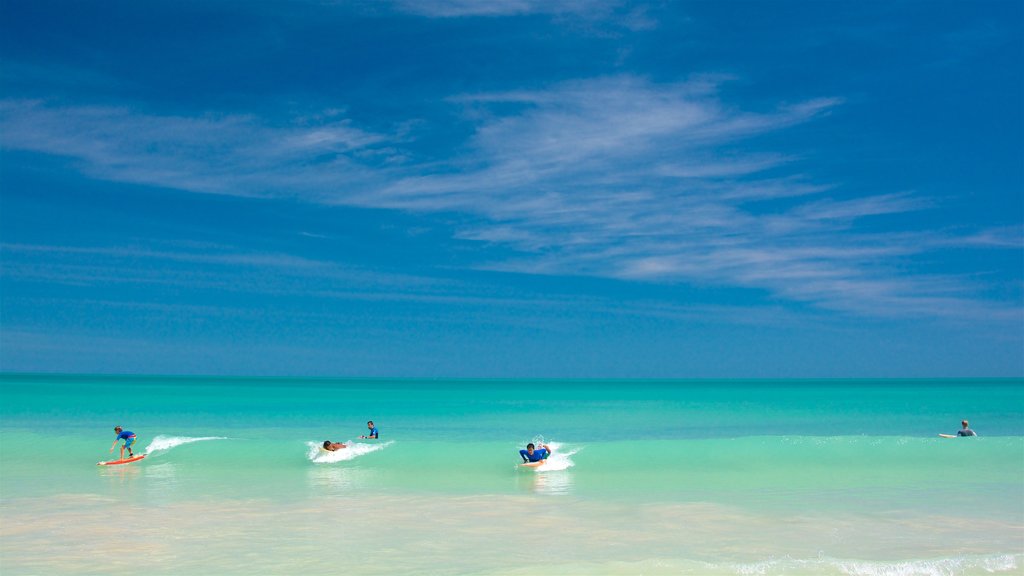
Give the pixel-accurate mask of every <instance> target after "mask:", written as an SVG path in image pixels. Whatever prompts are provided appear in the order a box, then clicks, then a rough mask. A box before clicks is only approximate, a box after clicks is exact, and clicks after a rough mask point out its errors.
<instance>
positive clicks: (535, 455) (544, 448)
mask: <svg viewBox="0 0 1024 576" xmlns="http://www.w3.org/2000/svg"><path fill="white" fill-rule="evenodd" d="M552 452H553V450H552V449H551V447H550V446H548V445H547V444H541V445H540V449H539V450H538V449H536V447H535V446H534V445H533V442H530V443H529V444H527V445H526V450H520V451H519V455H520V456H522V457H523V464H528V463H530V462H540V461H541V460H547V459H548V456H551V453H552Z"/></svg>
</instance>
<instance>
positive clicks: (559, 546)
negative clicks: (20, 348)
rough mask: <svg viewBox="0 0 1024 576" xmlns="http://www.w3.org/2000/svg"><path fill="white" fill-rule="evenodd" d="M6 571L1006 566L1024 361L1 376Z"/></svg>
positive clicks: (1021, 548) (1019, 561) (1, 555)
mask: <svg viewBox="0 0 1024 576" xmlns="http://www.w3.org/2000/svg"><path fill="white" fill-rule="evenodd" d="M964 418H968V419H970V421H971V426H972V428H973V429H974V430H976V431H977V432H978V433H979V435H980V436H979V437H977V438H957V439H941V438H939V437H938V436H937V434H938V433H940V432H943V433H955V432H956V430H957V429H958V428H959V423H960V420H961V419H964ZM371 419H372V420H374V421H375V422H376V424H377V426H378V428H379V429H380V439H379V440H377V441H368V440H360V439H359V436H360V435H361V434H365V433H366V421H367V420H371ZM115 424H120V425H122V426H124V427H125V428H126V429H128V430H131V431H133V432H135V433H136V434H137V435H138V438H139V440H138V444H137V447H138V448H137V450H138V451H140V452H148V453H149V456H148V457H147V458H146V459H145V460H143V461H142V462H138V463H134V464H130V465H125V466H116V467H99V466H96V465H95V464H96V462H97V461H99V460H107V459H110V456H111V455H110V454H109V453H108V448H109V447H110V445H111V443H112V442H113V440H114V433H113V431H112V427H113V426H114V425H115ZM327 439H330V440H333V441H339V442H345V443H346V444H348V445H349V447H348V448H347V449H345V450H342V451H339V452H337V453H324V452H321V451H319V450H318V449H317V447H316V446H317V444H319V443H322V441H323V440H327ZM531 441H535V442H538V441H543V442H546V443H549V444H551V445H552V446H553V447H554V452H555V453H554V456H553V457H552V458H551V460H550V461H549V463H548V464H547V465H546V466H545V467H544V468H541V469H539V470H536V471H535V470H529V469H523V468H521V467H520V466H518V465H517V462H518V461H519V456H518V450H519V449H520V448H522V447H524V445H525V444H526V443H527V442H531ZM116 453H117V451H116V450H115V454H114V455H115V456H116ZM0 572H2V573H3V574H5V575H6V574H141V573H146V574H299V573H303V574H340V573H361V574H641V573H642V574H991V573H1004V574H1021V573H1024V381H1021V380H824V381H814V380H799V381H793V380H757V381H734V380H722V381H628V380H627V381H620V380H598V381H594V380H588V381H565V380H543V381H542V380H527V381H521V380H386V379H371V380H361V379H338V380H334V379H243V378H166V377H128V376H124V377H121V376H119V377H113V376H43V375H11V374H8V375H3V376H0Z"/></svg>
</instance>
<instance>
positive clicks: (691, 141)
mask: <svg viewBox="0 0 1024 576" xmlns="http://www.w3.org/2000/svg"><path fill="white" fill-rule="evenodd" d="M484 4H486V3H484ZM531 5H532V4H531ZM721 81H722V79H721V78H713V77H704V78H695V79H693V80H691V81H689V82H680V83H674V84H656V83H652V82H650V81H648V80H645V79H643V78H638V77H632V76H619V77H605V78H594V79H588V80H578V81H573V82H565V83H561V84H557V85H554V86H550V87H548V88H546V89H534V90H520V91H508V92H500V93H481V94H463V95H457V96H453V97H452V98H451V99H450V102H451V103H452V105H453V107H457V108H458V110H459V111H460V112H461V113H462V114H463V115H464V118H465V119H466V120H467V121H471V122H474V123H475V126H476V129H475V131H474V132H473V135H472V137H471V138H470V139H469V140H468V141H465V142H462V143H460V145H458V146H455V147H453V148H452V149H451V150H450V153H449V154H448V155H447V156H446V155H445V154H443V153H442V154H440V155H439V158H435V159H433V161H431V162H430V163H417V162H414V161H412V160H410V159H411V158H415V157H416V156H415V155H412V154H406V153H405V151H404V150H403V149H404V148H405V147H406V145H407V144H408V140H407V139H408V136H407V135H406V134H405V133H404V132H403V131H402V130H400V129H399V128H397V127H396V129H395V130H394V131H393V132H392V133H390V134H389V133H378V132H373V131H369V130H365V129H362V128H360V127H359V125H358V121H357V119H354V118H349V117H346V116H344V115H343V114H342V113H339V112H331V113H329V114H325V115H323V116H322V117H320V118H317V119H314V120H310V119H295V120H294V121H293V122H290V123H287V124H282V123H280V122H276V123H273V122H268V121H266V120H263V119H260V118H257V117H253V116H243V115H228V116H224V115H220V116H218V115H209V116H203V117H181V116H161V115H154V114H145V113H140V112H137V111H134V110H131V109H129V108H109V107H86V106H54V105H50V104H48V103H45V102H41V101H25V100H8V101H5V102H3V103H0V126H2V129H3V132H2V145H3V146H4V147H5V148H8V149H19V150H31V151H35V152H41V153H47V154H56V155H61V156H66V157H69V158H71V159H73V160H75V161H76V162H78V163H79V165H80V166H81V169H82V171H83V172H85V173H86V174H89V175H91V176H94V177H97V178H103V179H109V180H116V181H124V182H134V183H141V184H149V185H156V186H166V187H172V188H180V189H183V190H188V191H192V192H203V193H217V194H231V195H238V196H277V197H285V196H286V197H293V196H294V197H300V198H303V199H305V200H307V201H310V202H317V203H331V204H345V205H357V206H365V207H373V208H391V209H400V210H405V211H422V212H441V211H457V212H462V213H464V214H466V215H467V216H468V218H467V221H466V223H465V224H463V225H462V226H461V228H460V229H458V230H457V231H456V232H455V234H456V235H457V236H458V237H460V238H463V239H471V240H476V241H485V242H490V243H495V244H501V245H503V246H507V247H509V248H511V249H513V250H514V251H516V252H517V254H516V255H515V256H514V257H512V258H509V259H505V260H502V261H495V262H488V263H482V264H480V265H479V267H480V268H483V269H490V270H504V271H516V272H522V273H530V274H558V275H564V274H569V275H573V274H576V275H593V276H599V277H607V278H620V279H627V280H639V281H645V282H686V283H698V284H704V285H712V286H716V285H721V286H740V287H744V288H754V289H760V290H763V291H765V293H766V294H769V295H773V296H775V297H777V298H781V299H785V300H790V301H799V302H806V303H811V304H814V305H817V306H820V307H823V308H829V309H841V310H845V311H848V312H852V313H856V314H867V315H891V314H906V313H913V314H920V315H933V314H939V313H942V314H944V313H947V311H949V310H953V309H956V310H963V311H967V312H966V313H980V312H985V313H988V314H990V315H992V314H995V315H998V314H1000V313H1001V312H999V311H997V310H993V308H997V307H996V306H995V305H985V304H984V303H983V302H982V300H983V299H981V298H980V297H978V296H977V293H978V292H980V290H979V289H978V288H977V287H975V286H973V285H972V284H971V282H970V281H968V280H967V279H964V278H955V277H950V278H944V279H943V281H942V282H936V281H935V278H932V277H928V276H923V275H922V276H915V275H914V274H912V273H909V272H904V271H903V267H902V266H901V265H900V264H901V262H902V259H906V258H913V257H914V256H915V255H918V254H921V253H923V252H925V251H928V250H936V249H945V248H948V247H950V246H962V247H984V248H999V247H1007V248H1013V247H1019V246H1020V242H1019V239H1020V231H1019V230H1016V231H1014V230H1010V231H1007V230H977V229H960V230H956V231H952V230H949V229H946V230H936V231H931V232H929V233H927V234H922V233H912V232H910V231H908V232H906V233H898V232H895V231H891V232H888V233H884V234H883V233H875V234H869V233H866V232H865V229H864V228H863V227H862V226H861V223H862V222H863V221H865V220H868V219H870V218H873V217H877V216H883V215H884V216H887V217H894V216H896V217H898V216H900V215H901V214H905V213H910V212H915V211H920V210H928V209H934V208H935V206H934V205H933V204H932V203H931V202H929V201H928V200H927V199H925V198H923V197H920V196H918V195H915V194H912V193H905V192H897V193H894V192H891V191H879V192H876V193H869V194H864V195H860V196H851V195H850V194H849V192H847V193H845V194H844V193H840V191H839V190H838V187H837V185H835V184H833V183H828V182H826V183H820V182H814V180H813V177H812V176H810V175H807V174H802V173H801V172H800V171H798V170H797V169H795V168H794V165H795V163H796V162H797V161H798V160H799V159H797V158H794V157H792V156H790V155H787V154H782V153H779V152H777V151H773V150H770V149H763V148H759V147H756V146H754V145H753V144H751V141H752V139H753V138H755V137H759V136H764V135H773V134H777V133H780V132H782V131H785V130H786V129H788V128H791V127H793V126H796V125H799V124H803V123H808V122H813V121H816V120H817V119H820V118H822V117H824V116H826V115H828V114H829V113H830V112H831V111H832V110H833V109H835V108H836V107H838V106H840V105H841V104H842V101H841V100H840V99H837V98H818V99H809V100H807V101H805V102H799V103H795V104H789V105H784V106H779V107H777V108H775V109H772V110H763V111H758V112H752V111H746V110H741V109H737V108H736V107H734V106H731V105H729V104H728V103H727V102H725V101H724V100H723V98H722V97H721V96H720V95H719V93H718V86H719V83H720V82H721ZM421 129H422V130H438V131H440V130H443V129H444V128H443V127H441V126H427V125H422V126H421ZM193 257H194V256H193ZM214 257H216V256H214ZM237 257H238V256H232V258H237ZM263 264H267V263H266V262H263ZM293 264H294V262H293ZM1011 313H1019V311H1016V310H1014V311H1011Z"/></svg>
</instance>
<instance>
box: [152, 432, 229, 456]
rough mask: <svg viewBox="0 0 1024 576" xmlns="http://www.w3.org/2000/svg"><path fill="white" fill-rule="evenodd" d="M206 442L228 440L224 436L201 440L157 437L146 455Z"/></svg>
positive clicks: (180, 437) (187, 437)
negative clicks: (183, 445)
mask: <svg viewBox="0 0 1024 576" xmlns="http://www.w3.org/2000/svg"><path fill="white" fill-rule="evenodd" d="M206 440H227V438H225V437H224V436H203V437H201V438H192V437H189V436H157V437H156V438H153V441H152V442H150V443H149V446H146V454H147V455H149V454H153V453H154V452H157V451H161V450H170V449H171V448H177V447H178V446H181V445H182V444H191V443H193V442H203V441H206Z"/></svg>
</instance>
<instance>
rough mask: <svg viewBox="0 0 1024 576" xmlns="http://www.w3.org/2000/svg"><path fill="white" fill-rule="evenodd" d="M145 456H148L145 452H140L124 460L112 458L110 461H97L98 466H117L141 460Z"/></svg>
mask: <svg viewBox="0 0 1024 576" xmlns="http://www.w3.org/2000/svg"><path fill="white" fill-rule="evenodd" d="M145 457H146V455H145V454H139V455H138V456H133V457H131V458H125V459H124V460H111V461H109V462H97V463H96V465H97V466H115V465H117V464H127V463H129V462H137V461H139V460H142V459H143V458H145Z"/></svg>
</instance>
